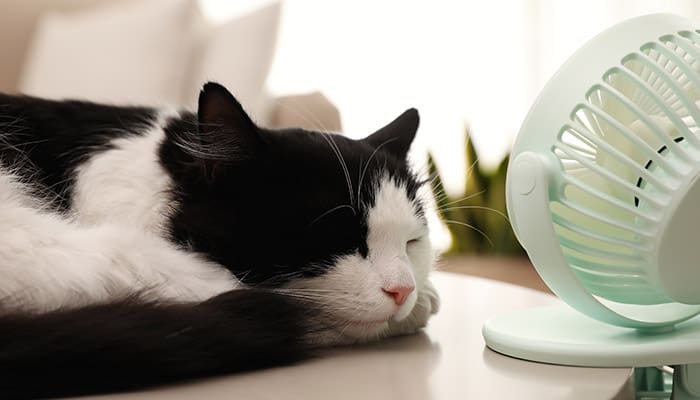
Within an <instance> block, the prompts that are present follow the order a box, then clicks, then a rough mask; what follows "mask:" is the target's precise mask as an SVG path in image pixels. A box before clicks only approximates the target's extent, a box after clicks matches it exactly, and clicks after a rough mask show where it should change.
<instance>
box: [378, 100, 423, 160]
mask: <svg viewBox="0 0 700 400" xmlns="http://www.w3.org/2000/svg"><path fill="white" fill-rule="evenodd" d="M419 121H420V119H419V117H418V110H416V109H415V108H409V109H408V110H406V111H404V112H403V114H401V115H399V116H398V117H397V118H396V119H395V120H393V121H391V122H390V123H389V124H388V125H387V126H385V127H383V128H382V129H380V130H378V131H376V132H374V133H373V134H371V135H369V136H367V137H366V138H365V139H364V141H365V142H367V143H369V144H370V145H371V146H372V147H374V148H379V147H381V149H382V150H384V151H387V152H389V153H391V154H393V155H395V156H396V157H398V158H399V159H402V160H403V159H405V158H406V155H407V154H408V150H409V149H410V148H411V143H413V139H414V138H415V137H416V132H417V131H418V123H419Z"/></svg>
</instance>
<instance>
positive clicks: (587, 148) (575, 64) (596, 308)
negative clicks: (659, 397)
mask: <svg viewBox="0 0 700 400" xmlns="http://www.w3.org/2000/svg"><path fill="white" fill-rule="evenodd" d="M699 100H700V31H696V30H695V29H694V27H693V23H692V22H690V21H688V20H686V19H684V18H681V17H678V16H674V15H668V14H655V15H648V16H643V17H638V18H634V19H631V20H628V21H626V22H623V23H621V24H619V25H616V26H614V27H612V28H610V29H608V30H607V31H605V32H603V33H601V34H600V35H599V36H597V37H596V38H594V39H593V40H591V41H590V42H589V43H588V44H586V45H585V46H584V47H583V48H581V49H580V50H579V51H578V52H577V53H576V54H574V55H573V56H572V57H571V58H570V59H569V60H568V61H567V62H566V63H565V64H564V65H563V66H562V67H561V69H560V70H559V71H558V72H557V73H556V75H555V76H554V77H553V78H552V79H551V80H550V82H549V83H548V84H547V85H546V86H545V88H544V89H543V91H542V93H541V94H540V96H539V97H538V99H537V100H536V101H535V104H534V105H533V107H532V109H531V110H530V113H529V114H528V116H527V118H526V119H525V121H524V123H523V126H522V128H521V130H520V132H519V134H518V138H517V140H516V142H515V145H514V147H513V151H512V154H511V161H510V164H509V166H508V176H507V182H506V196H507V204H508V214H509V215H510V220H511V224H512V225H513V230H514V231H515V233H516V235H517V237H518V240H519V241H520V243H521V244H522V245H523V247H524V248H525V250H526V251H527V253H528V256H529V257H530V260H531V261H532V263H533V264H534V266H535V268H536V269H537V272H538V273H539V274H540V275H541V277H542V278H543V279H544V281H545V282H546V283H547V285H548V286H549V287H550V288H551V289H552V291H553V292H554V293H555V294H556V295H557V296H559V297H560V298H561V299H562V300H564V301H565V302H566V303H568V305H569V306H571V307H568V306H566V305H560V306H555V307H544V308H535V309H530V310H525V311H518V312H513V313H510V314H506V315H501V316H499V317H496V318H493V319H491V320H490V321H489V322H487V323H486V325H485V326H484V329H483V334H484V338H485V340H486V344H487V345H488V347H490V348H491V349H493V350H495V351H497V352H500V353H503V354H506V355H510V356H514V357H518V358H523V359H528V360H533V361H539V362H547V363H555V364H564V365H574V366H593V367H596V366H597V367H649V366H660V365H668V366H673V367H674V373H673V398H674V399H700V317H698V318H694V317H695V316H696V315H697V314H698V313H700V181H699V180H698V177H699V176H700V101H699ZM572 308H573V309H572ZM574 309H575V310H574ZM577 311H578V312H577ZM584 314H585V315H584ZM589 317H591V318H589Z"/></svg>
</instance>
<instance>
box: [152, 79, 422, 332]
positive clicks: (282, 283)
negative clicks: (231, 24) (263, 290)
mask: <svg viewBox="0 0 700 400" xmlns="http://www.w3.org/2000/svg"><path fill="white" fill-rule="evenodd" d="M417 128H418V112H417V111H416V110H414V109H410V110H408V111H406V112H404V113H403V114H401V115H400V116H399V117H398V118H396V119H395V120H394V121H393V122H391V123H389V124H388V125H387V126H385V127H383V128H381V129H380V130H378V131H376V132H374V133H372V134H371V135H369V136H368V137H366V138H365V139H362V140H352V139H349V138H346V137H343V136H340V135H334V134H329V133H324V132H315V131H308V130H303V129H284V130H270V129H264V128H261V127H259V126H257V125H256V124H255V123H253V121H252V120H251V118H250V117H249V116H248V115H247V114H246V113H245V111H244V110H243V108H242V107H241V105H240V104H239V103H238V102H237V101H236V99H235V98H234V97H233V96H232V95H231V94H230V93H229V92H228V91H227V90H226V89H225V88H223V87H222V86H220V85H218V84H214V83H208V84H206V85H205V86H204V88H203V89H202V91H201V94H200V98H199V109H198V112H197V114H196V115H195V114H188V115H184V116H183V118H181V119H177V120H173V121H171V122H170V124H169V125H168V126H167V128H166V140H165V142H164V143H163V145H162V147H161V151H160V157H161V160H162V163H163V165H164V167H165V168H166V170H167V171H168V172H169V174H170V175H171V176H172V178H173V181H174V182H175V186H174V197H175V199H176V201H175V203H176V204H177V205H176V206H175V209H174V211H173V213H172V215H171V217H170V227H169V228H170V231H171V236H172V238H173V240H175V241H176V242H177V243H178V244H180V245H183V246H188V247H189V248H191V249H192V250H194V251H196V252H199V253H201V254H203V255H205V256H206V257H208V258H209V259H211V260H213V261H216V262H217V263H219V264H221V265H223V266H224V267H226V268H228V269H229V270H230V271H231V272H232V273H233V274H235V276H236V277H237V278H238V279H240V280H241V281H242V282H243V283H244V284H247V285H250V286H267V287H274V288H277V289H278V290H281V291H285V292H287V293H290V294H292V295H296V296H300V297H303V298H305V299H310V300H312V301H317V302H319V303H321V304H323V305H324V307H325V308H326V309H327V310H328V318H331V319H333V320H335V321H336V322H337V323H338V325H339V326H343V332H344V333H343V334H344V335H349V336H351V337H355V338H357V339H361V338H363V337H367V336H371V335H374V334H376V333H377V332H379V331H381V330H382V329H384V328H385V327H386V324H387V321H388V320H389V319H390V318H394V319H402V318H404V317H406V316H407V315H408V314H409V313H410V311H411V309H412V308H413V306H414V305H415V303H416V293H417V291H418V290H420V289H421V288H422V285H423V284H424V282H425V281H426V278H427V274H428V271H429V270H430V269H431V266H432V262H433V253H432V248H431V245H430V242H429V238H428V228H427V223H426V218H425V215H424V211H423V205H422V204H421V201H420V199H419V196H418V190H419V187H420V185H421V183H420V182H419V181H418V179H417V177H416V176H415V175H414V173H413V172H412V171H411V170H410V168H409V165H408V163H407V159H406V157H407V153H408V150H409V148H410V145H411V143H412V141H413V139H414V137H415V134H416V130H417Z"/></svg>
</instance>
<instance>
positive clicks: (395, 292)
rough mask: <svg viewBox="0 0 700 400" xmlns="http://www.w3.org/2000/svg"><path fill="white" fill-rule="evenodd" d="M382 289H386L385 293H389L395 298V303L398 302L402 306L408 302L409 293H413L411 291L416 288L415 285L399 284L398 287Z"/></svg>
mask: <svg viewBox="0 0 700 400" xmlns="http://www.w3.org/2000/svg"><path fill="white" fill-rule="evenodd" d="M382 290H383V291H384V293H386V294H387V295H389V296H390V297H391V298H393V299H394V303H396V305H397V306H400V305H402V304H403V303H405V302H406V299H407V298H408V295H409V294H411V292H412V291H414V290H415V288H414V287H413V286H411V287H403V286H397V287H392V288H389V289H382Z"/></svg>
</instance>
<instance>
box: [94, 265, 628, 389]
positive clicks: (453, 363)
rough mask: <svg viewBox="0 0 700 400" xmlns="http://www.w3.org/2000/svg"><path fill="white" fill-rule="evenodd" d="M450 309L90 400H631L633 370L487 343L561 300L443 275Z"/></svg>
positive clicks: (438, 278) (439, 282) (440, 284)
mask: <svg viewBox="0 0 700 400" xmlns="http://www.w3.org/2000/svg"><path fill="white" fill-rule="evenodd" d="M433 282H434V284H435V286H436V287H437V289H438V291H439V292H440V294H441V297H442V305H441V307H442V308H441V310H440V313H439V314H438V315H436V316H435V317H433V319H431V321H430V322H429V325H428V327H427V328H426V330H425V332H423V333H421V334H418V335H413V336H406V337H400V338H394V339H390V340H386V341H383V342H380V343H377V344H373V345H368V346H357V347H351V348H341V349H333V350H331V351H329V354H328V355H327V356H325V357H323V358H319V359H315V360H311V361H307V362H304V363H301V364H298V365H294V366H289V367H282V368H275V369H269V370H263V371H258V372H252V373H245V374H238V375H231V376H225V377H219V378H213V379H206V380H201V381H197V382H194V383H188V384H180V385H174V386H169V387H165V388H159V389H153V390H147V391H142V392H134V393H124V394H116V395H106V396H92V397H83V398H81V399H83V400H84V399H102V400H146V399H148V400H160V399H163V400H165V399H169V400H176V399H227V400H228V399H259V400H279V399H286V400H295V399H332V400H345V399H348V400H349V399H353V400H356V399H381V400H390V399H397V400H413V399H415V400H426V399H436V400H441V399H501V398H503V399H510V398H517V399H586V400H589V399H613V398H614V399H627V398H634V393H633V389H632V381H631V378H630V376H631V374H632V369H630V368H607V369H605V368H576V367H563V366H557V365H547V364H537V363H532V362H528V361H522V360H517V359H513V358H509V357H506V356H503V355H500V354H498V353H495V352H493V351H491V350H489V349H488V348H486V347H485V345H484V340H483V338H482V336H481V327H482V325H483V323H484V322H485V321H486V320H487V319H488V318H490V317H491V316H493V315H495V314H497V313H499V312H504V311H509V310H513V309H517V308H525V307H531V306H536V305H545V304H552V303H555V302H557V301H559V300H557V299H556V298H554V297H552V296H550V295H547V294H544V293H541V292H537V291H534V290H531V289H525V288H522V287H519V286H515V285H511V284H507V283H502V282H498V281H493V280H489V279H483V278H475V277H467V276H463V275H457V274H451V273H445V272H442V273H441V272H435V273H434V275H433Z"/></svg>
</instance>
